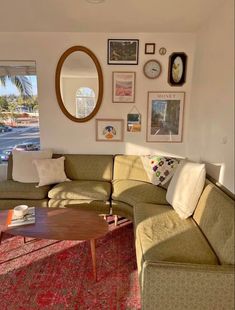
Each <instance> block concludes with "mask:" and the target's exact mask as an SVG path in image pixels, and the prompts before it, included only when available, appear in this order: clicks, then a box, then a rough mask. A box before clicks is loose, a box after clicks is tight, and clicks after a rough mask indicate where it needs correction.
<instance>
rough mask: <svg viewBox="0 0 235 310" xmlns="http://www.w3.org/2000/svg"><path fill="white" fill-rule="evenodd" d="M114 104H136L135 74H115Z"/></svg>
mask: <svg viewBox="0 0 235 310" xmlns="http://www.w3.org/2000/svg"><path fill="white" fill-rule="evenodd" d="M112 98H113V102H127V103H133V102H135V72H113V96H112Z"/></svg>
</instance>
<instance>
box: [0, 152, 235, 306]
mask: <svg viewBox="0 0 235 310" xmlns="http://www.w3.org/2000/svg"><path fill="white" fill-rule="evenodd" d="M64 156H65V158H66V159H65V172H66V175H67V177H68V178H69V179H70V180H71V181H69V182H63V183H60V184H57V185H55V186H44V187H40V188H36V187H35V185H36V184H35V183H34V184H22V183H19V182H15V181H13V180H12V179H11V174H12V163H11V160H10V162H9V167H8V180H7V181H3V182H0V209H7V208H11V207H13V206H15V205H16V204H19V203H26V204H28V205H35V206H49V207H58V206H68V205H70V206H72V205H73V206H74V207H78V206H79V205H81V204H82V206H83V207H86V208H89V209H93V210H96V211H97V212H99V213H101V214H110V212H112V214H117V215H120V216H125V217H127V218H129V219H132V220H133V222H134V233H135V242H136V256H137V265H138V273H139V281H140V288H141V297H142V298H141V300H142V309H143V310H148V309H149V310H158V309H159V310H168V309H169V310H172V309H176V310H177V309H179V310H184V309H200V310H201V309H203V310H207V309H208V310H210V309H213V310H215V309H218V310H221V309H226V310H230V309H231V310H232V309H234V250H235V248H234V200H233V199H232V198H231V197H230V196H229V195H227V194H225V193H224V192H223V191H222V190H221V189H220V188H218V187H217V186H216V185H214V184H212V183H211V182H210V181H209V180H206V184H205V187H204V190H203V193H202V195H201V197H200V199H199V201H198V203H197V207H196V210H195V212H194V214H193V216H191V217H190V218H188V219H186V220H182V219H181V218H180V217H179V216H178V214H177V213H176V212H175V211H174V209H173V208H172V207H171V206H170V205H169V204H168V202H167V200H166V188H163V187H160V186H156V185H153V184H151V183H149V181H148V177H147V175H146V172H145V170H144V168H143V164H142V161H141V158H140V156H132V155H116V156H115V157H113V156H111V155H77V154H76V155H71V154H66V155H64Z"/></svg>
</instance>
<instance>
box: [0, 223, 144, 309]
mask: <svg viewBox="0 0 235 310" xmlns="http://www.w3.org/2000/svg"><path fill="white" fill-rule="evenodd" d="M109 230H110V231H109V233H108V234H107V235H106V236H105V237H103V238H100V239H98V240H97V242H96V262H97V278H98V279H97V282H95V281H94V278H93V271H92V260H91V253H90V244H89V242H88V241H54V240H35V239H34V240H33V239H29V238H27V243H26V244H24V241H23V238H22V237H11V236H9V235H4V238H3V241H2V244H1V245H0V304H1V305H0V309H1V310H18V309H19V310H33V309H55V310H57V309H61V310H62V309H69V310H70V309H71V310H72V309H78V310H85V309H87V310H88V309H98V310H99V309H101V310H106V309H107V310H137V309H139V310H140V308H141V307H140V294H139V285H138V276H137V267H136V257H135V247H134V236H133V226H132V223H130V222H125V223H123V224H120V225H119V226H118V227H115V226H114V225H113V224H110V225H109Z"/></svg>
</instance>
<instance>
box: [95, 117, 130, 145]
mask: <svg viewBox="0 0 235 310" xmlns="http://www.w3.org/2000/svg"><path fill="white" fill-rule="evenodd" d="M123 134H124V121H123V119H96V141H123Z"/></svg>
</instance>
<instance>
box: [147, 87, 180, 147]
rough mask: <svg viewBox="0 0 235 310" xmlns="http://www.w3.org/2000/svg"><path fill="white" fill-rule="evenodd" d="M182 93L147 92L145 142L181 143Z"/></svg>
mask: <svg viewBox="0 0 235 310" xmlns="http://www.w3.org/2000/svg"><path fill="white" fill-rule="evenodd" d="M184 96H185V93H184V92H148V110H147V139H146V140H147V142H182V132H183V112H184Z"/></svg>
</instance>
